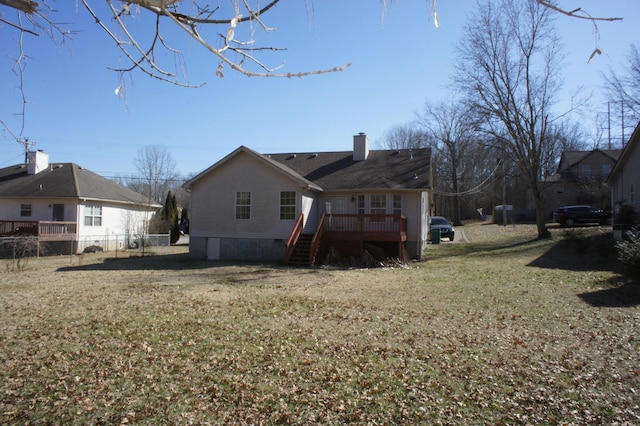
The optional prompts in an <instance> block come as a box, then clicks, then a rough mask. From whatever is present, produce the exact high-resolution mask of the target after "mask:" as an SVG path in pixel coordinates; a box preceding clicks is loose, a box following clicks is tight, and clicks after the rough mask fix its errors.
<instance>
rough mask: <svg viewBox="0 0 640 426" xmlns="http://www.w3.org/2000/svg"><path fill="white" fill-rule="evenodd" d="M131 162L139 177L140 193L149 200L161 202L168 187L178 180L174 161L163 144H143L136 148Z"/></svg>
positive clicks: (138, 189)
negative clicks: (136, 151) (135, 153)
mask: <svg viewBox="0 0 640 426" xmlns="http://www.w3.org/2000/svg"><path fill="white" fill-rule="evenodd" d="M133 164H134V165H135V166H136V168H137V169H138V173H139V174H140V177H141V179H140V180H139V181H138V182H139V185H140V187H139V188H136V190H137V191H138V192H140V193H141V194H144V195H147V196H148V197H149V199H150V200H151V202H154V203H162V202H163V200H164V198H165V196H166V194H167V193H168V192H169V189H170V188H171V187H172V186H173V185H175V182H176V181H178V179H179V175H178V173H177V172H176V163H175V161H174V159H173V157H172V156H171V153H170V152H169V151H168V149H167V147H166V146H165V145H145V146H144V147H142V148H140V149H139V150H138V153H137V155H136V157H135V158H134V160H133Z"/></svg>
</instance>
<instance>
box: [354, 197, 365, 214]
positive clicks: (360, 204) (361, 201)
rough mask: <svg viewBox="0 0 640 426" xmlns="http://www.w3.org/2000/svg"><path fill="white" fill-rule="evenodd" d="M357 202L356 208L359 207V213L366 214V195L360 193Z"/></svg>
mask: <svg viewBox="0 0 640 426" xmlns="http://www.w3.org/2000/svg"><path fill="white" fill-rule="evenodd" d="M356 202H357V206H356V208H357V211H358V214H364V195H363V194H358V197H357V200H356Z"/></svg>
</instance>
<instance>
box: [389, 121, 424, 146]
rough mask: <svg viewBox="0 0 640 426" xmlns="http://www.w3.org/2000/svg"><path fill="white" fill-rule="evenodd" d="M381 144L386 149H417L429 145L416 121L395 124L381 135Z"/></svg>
mask: <svg viewBox="0 0 640 426" xmlns="http://www.w3.org/2000/svg"><path fill="white" fill-rule="evenodd" d="M382 139H383V141H382V144H383V145H384V146H385V147H386V148H388V149H418V148H424V147H426V146H428V145H429V140H428V138H427V135H426V134H425V133H424V132H423V131H422V130H421V129H420V128H419V126H418V124H417V123H405V124H396V125H394V126H392V127H391V128H389V129H388V130H387V131H386V132H385V133H384V136H383V138H382Z"/></svg>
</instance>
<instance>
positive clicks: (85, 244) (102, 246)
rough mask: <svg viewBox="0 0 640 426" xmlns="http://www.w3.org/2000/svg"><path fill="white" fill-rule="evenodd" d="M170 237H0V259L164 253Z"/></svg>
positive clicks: (166, 250)
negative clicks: (43, 239)
mask: <svg viewBox="0 0 640 426" xmlns="http://www.w3.org/2000/svg"><path fill="white" fill-rule="evenodd" d="M170 247H171V235H170V234H147V235H144V236H142V235H137V236H128V235H113V234H112V235H85V236H82V237H80V238H79V239H78V241H75V240H70V241H51V240H47V241H42V240H40V239H39V238H38V237H34V236H12V237H2V238H0V257H1V258H5V259H11V258H13V259H19V258H26V257H38V256H46V255H52V254H78V253H96V252H115V253H116V254H117V252H118V251H128V252H134V253H136V254H141V255H145V254H149V255H151V254H164V253H168V252H169V251H170Z"/></svg>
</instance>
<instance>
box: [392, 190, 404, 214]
mask: <svg viewBox="0 0 640 426" xmlns="http://www.w3.org/2000/svg"><path fill="white" fill-rule="evenodd" d="M393 214H402V195H400V194H393Z"/></svg>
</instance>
